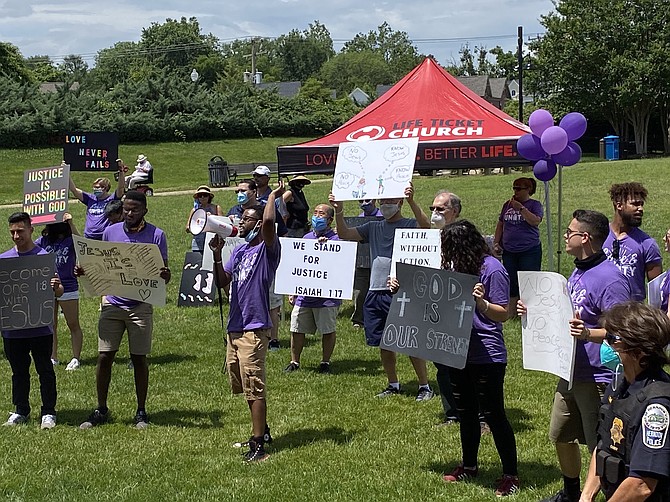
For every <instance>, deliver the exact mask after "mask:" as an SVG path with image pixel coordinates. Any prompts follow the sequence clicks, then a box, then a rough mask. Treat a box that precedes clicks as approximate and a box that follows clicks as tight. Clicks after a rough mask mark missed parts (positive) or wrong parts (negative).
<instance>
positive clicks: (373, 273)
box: [356, 218, 419, 291]
mask: <svg viewBox="0 0 670 502" xmlns="http://www.w3.org/2000/svg"><path fill="white" fill-rule="evenodd" d="M418 226H419V224H418V223H417V221H416V220H415V219H412V218H402V219H400V220H398V221H394V222H393V223H389V222H387V221H386V220H382V221H368V222H367V223H364V224H363V225H361V226H360V227H356V230H358V233H359V234H360V236H361V237H362V238H363V240H365V241H367V242H369V243H370V260H371V262H372V267H371V270H370V291H387V290H388V286H387V285H386V281H387V279H388V276H389V273H390V272H391V257H392V256H393V240H394V239H395V231H396V229H397V228H417V227H418Z"/></svg>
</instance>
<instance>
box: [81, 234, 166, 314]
mask: <svg viewBox="0 0 670 502" xmlns="http://www.w3.org/2000/svg"><path fill="white" fill-rule="evenodd" d="M72 239H73V241H74V247H75V251H76V252H77V263H78V264H79V265H81V266H82V267H83V269H84V272H85V275H84V276H82V277H80V278H79V281H80V283H81V285H82V286H83V287H84V291H85V292H86V294H87V295H88V296H102V295H113V296H121V297H123V298H130V299H133V300H137V301H140V302H146V303H150V304H151V305H155V306H158V307H162V306H164V305H165V281H164V280H163V279H162V278H161V277H160V269H161V268H162V267H163V266H164V262H163V257H162V256H161V252H160V250H159V249H158V246H157V245H156V244H140V243H131V242H106V241H96V240H93V239H85V238H83V237H79V236H78V235H73V236H72Z"/></svg>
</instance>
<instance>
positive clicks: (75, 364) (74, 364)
mask: <svg viewBox="0 0 670 502" xmlns="http://www.w3.org/2000/svg"><path fill="white" fill-rule="evenodd" d="M79 366H80V364H79V359H77V358H76V357H73V358H72V360H71V361H70V362H69V363H67V366H66V367H65V371H75V370H78V369H79Z"/></svg>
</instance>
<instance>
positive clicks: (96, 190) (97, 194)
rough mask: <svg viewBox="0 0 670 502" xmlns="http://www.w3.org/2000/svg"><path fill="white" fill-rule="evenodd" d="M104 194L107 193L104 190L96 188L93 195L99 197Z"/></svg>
mask: <svg viewBox="0 0 670 502" xmlns="http://www.w3.org/2000/svg"><path fill="white" fill-rule="evenodd" d="M103 193H105V191H104V190H103V189H102V188H94V189H93V195H95V196H96V197H97V196H99V195H102V194H103Z"/></svg>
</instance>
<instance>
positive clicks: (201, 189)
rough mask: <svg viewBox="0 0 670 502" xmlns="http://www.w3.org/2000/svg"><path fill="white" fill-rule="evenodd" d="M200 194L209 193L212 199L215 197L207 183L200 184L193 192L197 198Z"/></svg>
mask: <svg viewBox="0 0 670 502" xmlns="http://www.w3.org/2000/svg"><path fill="white" fill-rule="evenodd" d="M198 195H208V196H209V197H210V198H211V199H213V198H214V194H213V193H212V190H211V189H210V188H209V187H208V186H207V185H200V186H199V187H198V189H197V190H196V191H195V193H194V194H193V198H194V199H197V198H198Z"/></svg>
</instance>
